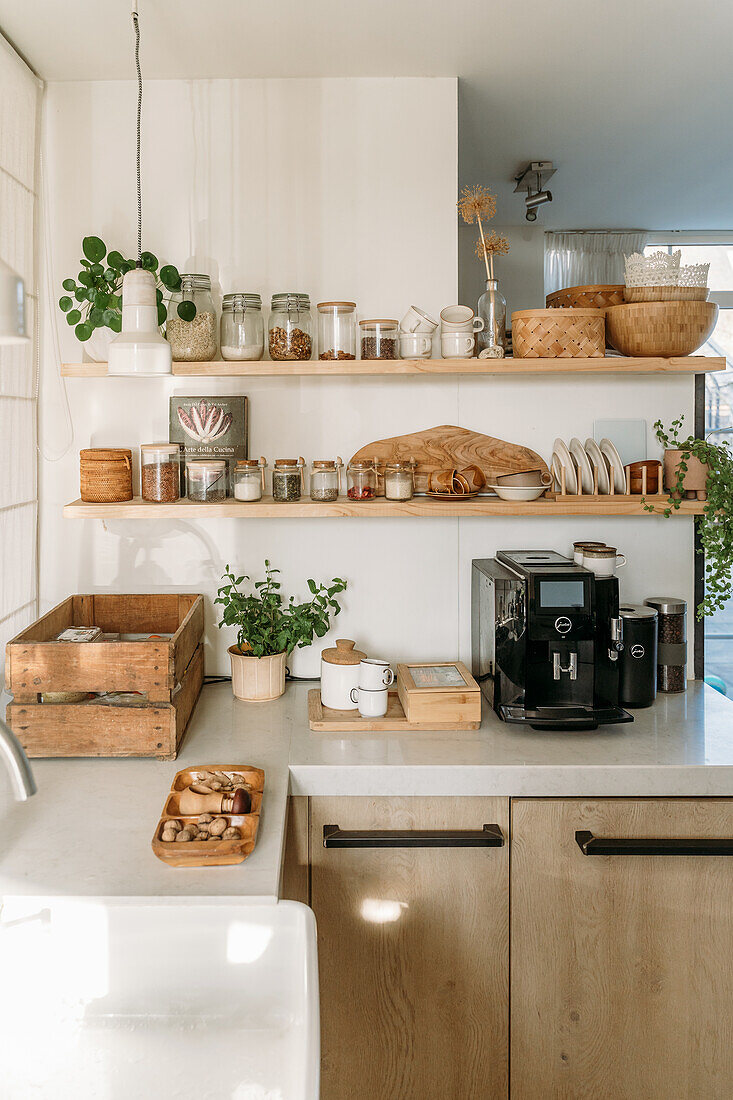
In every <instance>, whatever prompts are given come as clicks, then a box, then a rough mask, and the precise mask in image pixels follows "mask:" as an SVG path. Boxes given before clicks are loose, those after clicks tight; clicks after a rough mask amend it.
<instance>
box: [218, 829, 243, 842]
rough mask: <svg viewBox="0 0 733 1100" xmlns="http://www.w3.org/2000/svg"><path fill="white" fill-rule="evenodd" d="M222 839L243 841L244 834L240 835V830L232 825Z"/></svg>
mask: <svg viewBox="0 0 733 1100" xmlns="http://www.w3.org/2000/svg"><path fill="white" fill-rule="evenodd" d="M221 839H222V840H241V839H242V834H241V833H240V831H239V829H237V828H235V826H234V825H230V826H229V828H228V829H225V830H224V832H223V834H222V838H221Z"/></svg>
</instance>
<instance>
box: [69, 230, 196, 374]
mask: <svg viewBox="0 0 733 1100" xmlns="http://www.w3.org/2000/svg"><path fill="white" fill-rule="evenodd" d="M81 247H82V252H83V253H84V258H83V259H82V260H81V261H80V267H81V271H80V272H79V274H78V275H77V277H76V279H64V281H63V283H62V284H61V285H62V287H63V289H64V290H65V291H66V294H64V295H62V296H61V298H59V308H60V309H61V310H62V312H63V313H65V314H66V322H67V324H69V325H72V326H73V327H74V332H75V333H76V337H77V339H78V340H80V341H81V342H82V343H83V344H85V345H86V351H87V354H88V355H89V356H90V358H91V359H93V360H95V361H96V362H100V361H101V362H104V361H105V360H106V359H107V350H108V348H109V345H110V342H111V340H113V339H114V336H115V335H116V333H118V332H119V331H120V330H121V328H122V296H121V293H120V291H121V290H122V279H123V276H124V275H125V274H126V273H127V272H128V271H132V269H133V268H134V267H135V261H134V260H128V259H125V257H124V256H123V255H122V254H121V253H120V252H116V251H112V252H110V253H109V254H108V253H107V246H106V244H105V243H104V241H102V240H100V238H99V237H84V239H83V241H82V244H81ZM142 265H143V268H144V269H145V270H146V271H151V272H152V273H153V275H154V276H155V281H156V283H157V288H156V294H157V298H158V324H159V325H161V326H163V325H165V323H166V321H167V319H168V309H169V306H170V295H171V294H174V293H175V292H176V291H177V290H180V289H181V276H180V274H179V273H178V268H176V267H174V266H173V265H172V264H165V265H164V266H163V267H161V268H160V270H158V258H157V256H154V255H153V253H152V252H143V254H142ZM166 298H167V300H166ZM178 314H179V316H180V317H182V318H183V320H184V321H192V320H193V318H194V317H195V316H196V306H195V305H194V303H193V302H189V301H185V302H179V303H178Z"/></svg>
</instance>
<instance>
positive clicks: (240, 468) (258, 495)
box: [232, 458, 267, 500]
mask: <svg viewBox="0 0 733 1100" xmlns="http://www.w3.org/2000/svg"><path fill="white" fill-rule="evenodd" d="M266 469H267V463H266V462H265V460H264V458H261V459H260V460H259V462H258V461H257V459H256V458H242V459H240V460H239V462H238V463H237V465H236V466H235V467H234V473H233V474H232V480H233V482H234V485H233V492H234V498H235V500H262V491H263V489H264V487H265V470H266Z"/></svg>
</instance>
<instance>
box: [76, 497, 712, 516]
mask: <svg viewBox="0 0 733 1100" xmlns="http://www.w3.org/2000/svg"><path fill="white" fill-rule="evenodd" d="M646 501H647V503H648V504H653V505H654V509H655V512H654V514H657V515H661V514H662V513H663V512H664V510H665V509H666V508H667V507H669V504H668V501H667V497H666V496H647V498H646ZM704 508H705V503H704V502H703V501H699V500H685V501H683V502H682V504H681V505H680V508H679V511H677V512H673V513H672V514H673V515H681V516H698V515H701V514H702V512H703V510H704ZM649 515H652V513H651V512H647V511H645V509H644V506H643V504H642V503H641V497H640V496H565V497H560V496H557V497H545V498H542V499H540V500H533V501H528V502H521V503H516V502H513V501H506V500H499V499H497V498H496V497H474V498H473V499H472V500H465V501H455V500H435V499H434V498H433V497H413V499H412V500H409V501H396V500H384V499H383V498H382V497H377V498H376V499H375V500H370V501H353V500H348V499H347V498H346V497H341V498H339V499H338V500H334V501H331V502H329V503H324V502H322V501H314V500H310V498H304V499H302V500H299V501H290V502H288V503H283V504H279V503H276V502H275V501H274V500H273V499H272V497H263V498H262V500H259V501H256V502H250V503H245V502H244V501H239V500H233V499H231V498H229V499H227V500H224V501H222V502H221V503H218V504H201V503H200V502H198V501H192V500H178V501H176V502H175V504H150V503H149V502H148V501H146V500H142V499H141V498H140V497H135V498H134V499H133V500H129V501H125V502H124V503H122V504H85V503H84V501H82V500H75V501H73V502H72V503H71V504H67V505H66V506H65V507H64V516H65V517H66V518H67V519H149V520H155V519H184V520H185V519H190V520H193V519H197V520H198V519H204V518H207V517H208V518H209V519H222V518H226V519H347V518H356V519H369V518H370V517H371V518H372V519H376V518H388V517H401V516H414V517H420V516H425V517H432V518H436V517H437V518H440V517H441V516H465V517H469V516H471V517H473V516H649Z"/></svg>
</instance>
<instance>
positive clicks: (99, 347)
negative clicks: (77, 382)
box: [82, 328, 117, 363]
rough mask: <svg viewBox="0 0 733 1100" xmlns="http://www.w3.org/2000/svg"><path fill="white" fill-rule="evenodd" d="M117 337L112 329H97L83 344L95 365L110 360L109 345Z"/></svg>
mask: <svg viewBox="0 0 733 1100" xmlns="http://www.w3.org/2000/svg"><path fill="white" fill-rule="evenodd" d="M116 335H117V334H116V333H115V332H113V331H112V329H111V328H95V330H94V332H93V333H92V335H91V336H90V337H89V339H88V340H85V341H84V343H83V344H82V347H83V348H84V351H85V352H86V354H87V356H88V358H89V359H91V361H92V362H93V363H106V362H107V359H108V358H109V345H110V344H111V343H112V341H113V340H114V338H115V336H116Z"/></svg>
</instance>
